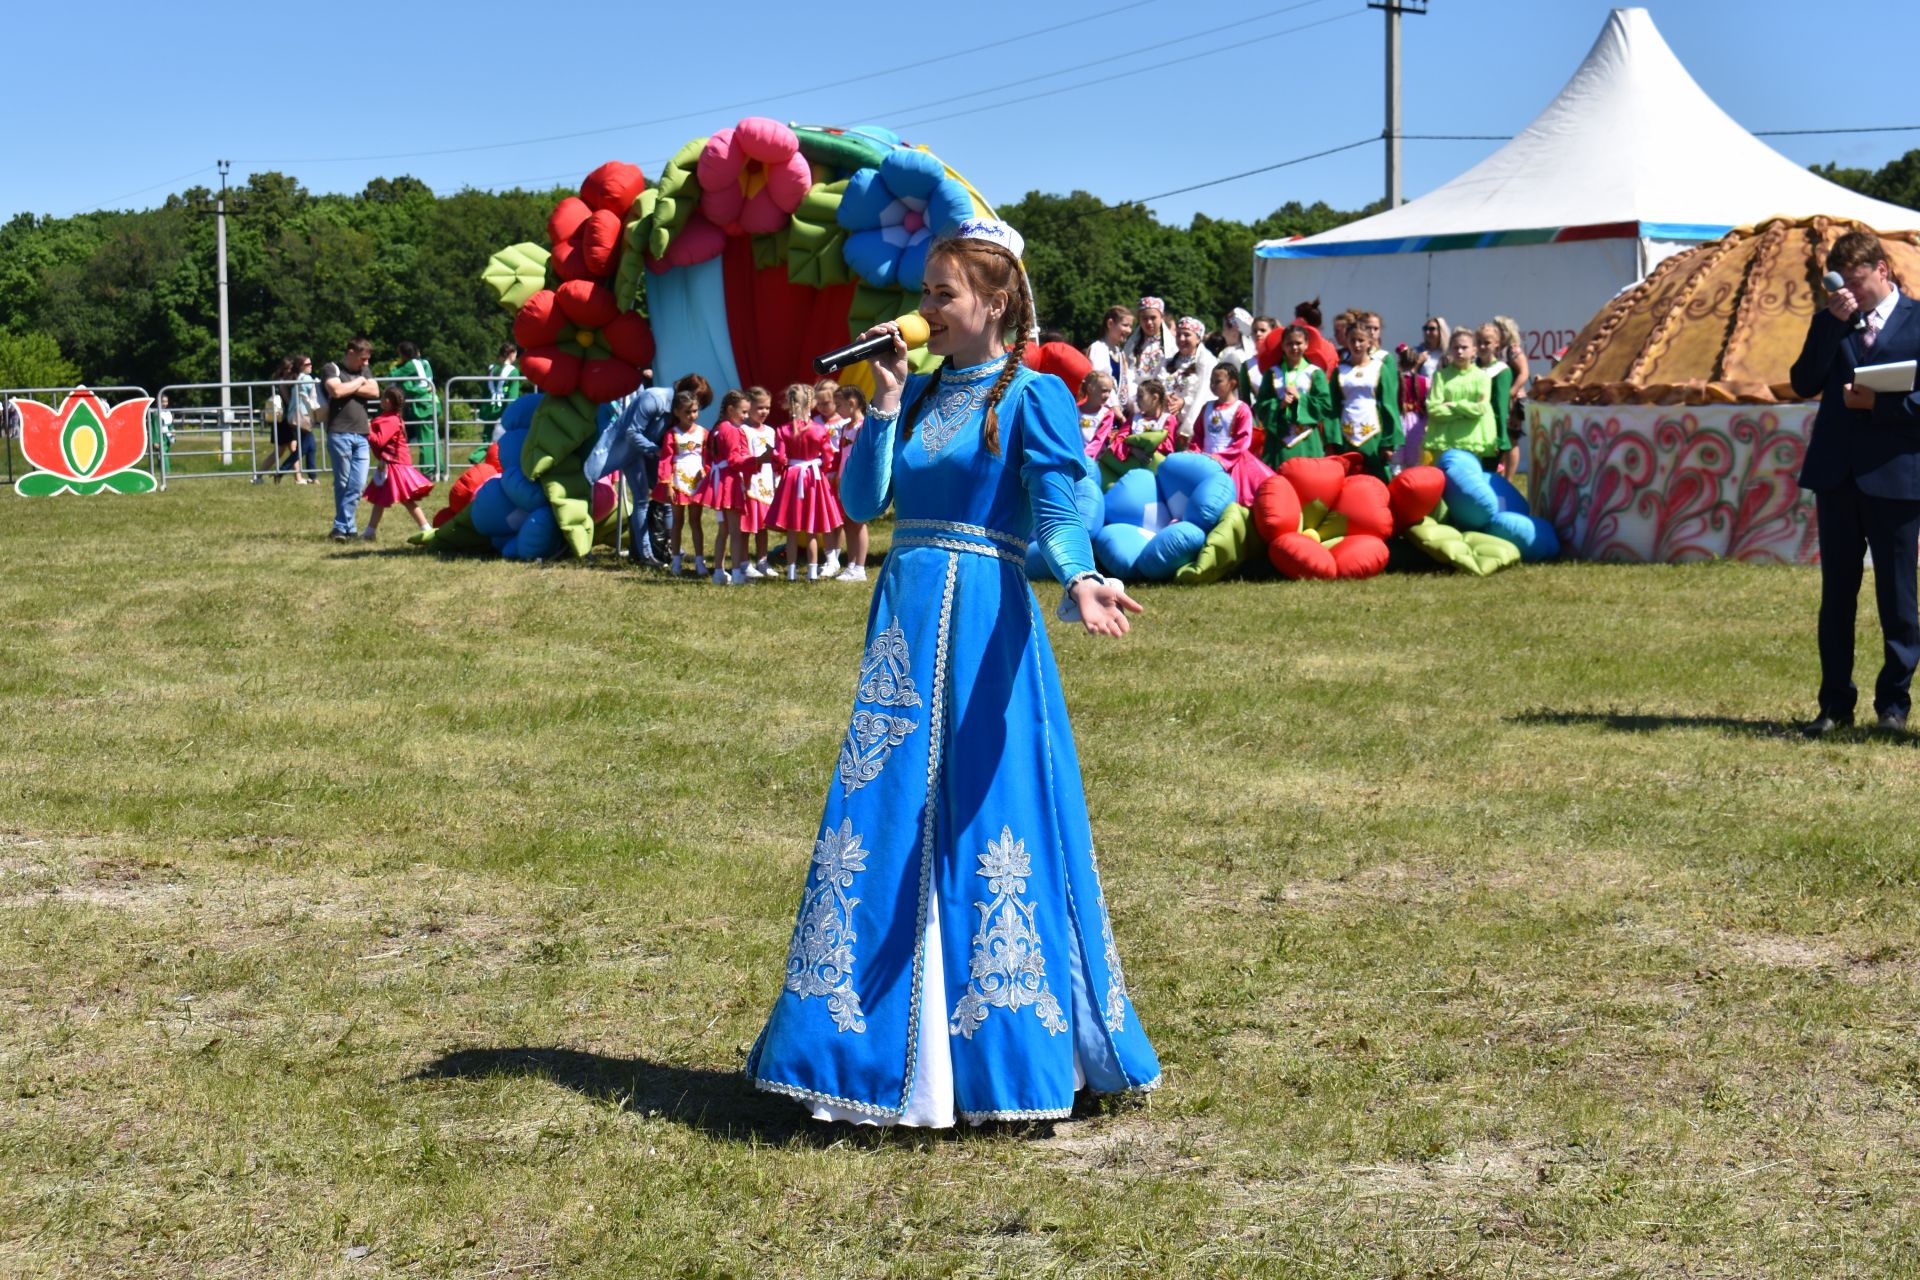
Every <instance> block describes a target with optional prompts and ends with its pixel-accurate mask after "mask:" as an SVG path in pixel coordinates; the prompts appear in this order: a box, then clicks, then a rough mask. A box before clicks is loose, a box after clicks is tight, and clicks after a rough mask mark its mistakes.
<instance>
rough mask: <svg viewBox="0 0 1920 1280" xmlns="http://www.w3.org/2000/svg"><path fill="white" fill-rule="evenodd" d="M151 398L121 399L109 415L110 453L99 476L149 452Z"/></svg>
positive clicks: (138, 460)
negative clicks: (148, 423)
mask: <svg viewBox="0 0 1920 1280" xmlns="http://www.w3.org/2000/svg"><path fill="white" fill-rule="evenodd" d="M152 403H153V402H152V401H151V400H146V399H140V400H122V401H121V402H120V403H119V404H117V405H115V406H113V412H111V413H109V414H108V415H107V416H106V420H105V425H106V429H107V456H106V458H105V459H104V460H102V461H101V463H100V466H99V467H98V468H97V469H95V471H94V474H95V475H96V476H104V475H111V474H112V473H113V472H115V471H124V470H126V469H127V468H128V467H132V466H137V465H138V464H139V463H140V462H141V461H142V460H143V459H144V458H145V457H146V456H147V406H148V405H150V404H152Z"/></svg>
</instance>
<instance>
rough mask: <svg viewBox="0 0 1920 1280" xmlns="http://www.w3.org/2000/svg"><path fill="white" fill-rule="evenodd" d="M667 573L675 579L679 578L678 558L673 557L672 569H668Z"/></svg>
mask: <svg viewBox="0 0 1920 1280" xmlns="http://www.w3.org/2000/svg"><path fill="white" fill-rule="evenodd" d="M667 572H668V573H670V574H672V575H673V576H674V577H676V578H677V577H679V576H680V557H679V556H675V557H674V558H673V567H672V568H670V569H668V570H667Z"/></svg>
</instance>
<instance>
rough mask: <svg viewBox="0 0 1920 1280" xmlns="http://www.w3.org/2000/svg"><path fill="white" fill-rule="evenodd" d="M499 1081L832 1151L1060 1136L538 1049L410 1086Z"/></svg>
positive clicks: (1036, 1126) (1078, 1108)
mask: <svg viewBox="0 0 1920 1280" xmlns="http://www.w3.org/2000/svg"><path fill="white" fill-rule="evenodd" d="M496 1076H521V1077H528V1076H532V1077H537V1078H540V1079H544V1080H550V1081H552V1082H553V1083H554V1084H557V1085H561V1086H563V1087H565V1088H568V1089H571V1090H573V1091H574V1092H575V1093H578V1094H580V1095H582V1096H583V1097H588V1098H593V1099H595V1100H597V1101H600V1102H612V1103H617V1104H618V1105H619V1107H620V1109H621V1110H622V1111H631V1112H634V1113H636V1114H639V1115H655V1114H657V1115H660V1116H663V1117H665V1118H666V1119H668V1120H671V1121H673V1122H674V1123H675V1124H682V1125H686V1126H687V1127H688V1128H690V1129H697V1130H699V1131H700V1132H702V1133H704V1134H707V1135H709V1136H711V1137H715V1138H721V1139H725V1140H728V1141H733V1142H767V1143H798V1144H800V1145H803V1146H810V1147H830V1146H834V1145H836V1144H838V1143H841V1142H848V1141H852V1142H856V1143H863V1144H866V1145H869V1146H884V1145H890V1144H896V1143H900V1144H906V1145H912V1144H914V1143H916V1142H924V1141H927V1140H929V1139H940V1140H950V1139H953V1138H955V1137H958V1136H960V1135H961V1134H963V1133H1003V1134H1018V1135H1030V1136H1033V1137H1037V1138H1044V1137H1047V1136H1050V1135H1051V1134H1052V1132H1053V1122H1051V1121H1032V1122H1023V1123H1016V1124H987V1125H980V1126H977V1127H976V1126H964V1127H962V1128H955V1129H939V1130H928V1129H896V1128H881V1127H878V1126H874V1125H854V1124H822V1123H820V1122H818V1121H816V1120H812V1119H810V1118H808V1116H807V1113H806V1111H805V1110H804V1109H803V1108H802V1106H801V1104H800V1103H798V1102H794V1101H792V1100H790V1099H787V1098H783V1097H779V1096H777V1095H775V1094H770V1093H763V1092H761V1091H760V1090H758V1089H756V1088H754V1087H753V1086H752V1085H751V1084H749V1083H748V1082H747V1078H746V1076H745V1075H743V1074H742V1073H740V1072H738V1071H716V1070H713V1069H712V1068H709V1067H676V1066H670V1065H668V1064H666V1063H662V1062H652V1061H649V1060H648V1059H646V1058H614V1057H609V1056H607V1055H606V1054H601V1053H588V1052H585V1051H583V1050H579V1049H562V1048H536V1047H532V1046H521V1047H515V1048H506V1049H455V1050H453V1051H452V1052H450V1053H444V1054H442V1055H441V1056H439V1057H438V1058H435V1059H434V1060H433V1061H432V1062H429V1063H428V1064H427V1065H425V1066H424V1067H422V1068H420V1070H419V1071H417V1072H415V1073H414V1074H413V1075H411V1076H408V1077H407V1080H408V1081H409V1082H412V1081H422V1080H485V1079H488V1078H491V1077H496ZM1103 1105H1105V1104H1102V1103H1101V1102H1100V1101H1098V1100H1096V1099H1093V1098H1091V1097H1090V1096H1089V1095H1084V1094H1083V1095H1082V1096H1081V1097H1080V1098H1079V1099H1076V1103H1075V1107H1074V1118H1075V1119H1078V1118H1080V1117H1082V1116H1083V1115H1094V1114H1098V1113H1100V1111H1101V1110H1102V1107H1103Z"/></svg>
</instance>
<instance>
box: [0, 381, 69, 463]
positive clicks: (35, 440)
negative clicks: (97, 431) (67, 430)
mask: <svg viewBox="0 0 1920 1280" xmlns="http://www.w3.org/2000/svg"><path fill="white" fill-rule="evenodd" d="M72 403H73V397H71V396H69V397H68V398H67V405H71V404H72ZM14 404H16V405H18V406H19V407H20V452H22V453H24V454H26V455H27V461H28V462H31V463H32V464H33V465H34V467H35V468H37V469H38V470H41V471H51V472H53V474H55V475H57V476H69V477H70V476H72V475H73V468H71V467H69V466H68V465H67V459H66V456H65V455H64V454H62V453H61V452H60V432H61V430H62V427H63V424H64V423H65V422H66V408H67V405H63V406H61V411H60V412H58V413H56V412H55V411H54V410H52V409H49V408H48V407H47V406H46V405H44V404H41V403H40V402H39V401H37V400H15V401H14Z"/></svg>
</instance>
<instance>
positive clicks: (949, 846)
mask: <svg viewBox="0 0 1920 1280" xmlns="http://www.w3.org/2000/svg"><path fill="white" fill-rule="evenodd" d="M1020 253H1021V242H1020V237H1019V234H1018V233H1017V232H1015V231H1014V230H1013V228H1011V227H1009V226H1007V225H1006V224H1005V223H1001V222H994V221H991V220H988V219H970V220H968V221H966V222H963V223H961V224H960V225H959V226H958V227H957V228H955V230H954V231H953V232H951V233H950V234H949V235H947V236H945V237H943V238H941V239H940V240H938V241H937V242H936V243H935V244H934V246H933V248H932V249H931V250H930V251H929V253H928V254H927V265H926V275H925V280H926V283H925V285H924V286H923V288H922V292H921V301H920V312H921V314H922V315H923V316H925V317H926V319H927V322H928V326H929V329H930V331H931V336H930V338H929V339H928V344H927V345H928V349H929V350H930V351H932V352H933V353H934V354H936V355H940V356H942V357H944V363H943V364H942V366H941V368H940V369H939V370H937V371H936V372H935V373H934V374H933V375H932V376H930V377H923V376H919V375H916V376H913V377H908V376H907V362H906V346H905V344H904V343H902V342H900V341H899V338H898V333H897V330H895V331H894V334H895V343H894V349H893V352H892V353H891V355H890V356H881V357H877V358H876V359H875V360H874V361H873V370H874V382H875V386H876V395H875V398H874V401H873V405H872V407H871V409H870V410H869V412H868V415H867V425H866V429H865V430H864V431H862V432H861V433H860V438H859V439H858V441H856V442H855V444H854V446H853V450H852V452H851V453H850V454H849V455H848V457H847V460H846V465H845V468H844V471H843V473H842V477H841V491H840V493H841V500H842V502H843V503H844V504H845V506H846V509H847V514H848V517H849V518H850V519H856V520H871V519H873V518H874V517H876V516H878V515H880V513H881V512H882V511H883V510H885V508H886V507H887V505H888V504H889V503H892V505H893V507H894V512H895V521H894V536H893V543H892V547H891V550H889V551H888V553H887V559H886V567H885V569H884V570H883V572H882V573H881V575H880V578H879V580H878V582H877V583H876V584H875V586H874V593H873V607H872V611H871V613H870V615H869V617H868V622H867V648H866V656H865V658H864V659H863V660H862V662H861V664H860V677H859V685H858V689H857V692H856V695H855V698H854V704H853V715H852V719H851V722H850V723H849V724H848V726H847V736H846V738H845V740H844V741H843V742H842V744H841V747H840V757H839V764H838V767H837V768H836V770H835V774H834V778H833V781H832V782H831V783H830V784H829V786H828V791H827V802H826V810H825V813H824V815H823V816H822V818H821V822H820V830H819V838H818V839H817V840H816V842H815V844H814V851H813V861H812V865H811V867H810V868H809V871H808V875H807V883H806V890H805V893H804V894H803V896H802V898H801V901H800V911H799V920H798V923H797V924H796V925H795V927H794V931H793V941H792V944H791V946H790V948H789V950H788V953H787V965H786V978H785V983H784V987H783V989H782V990H781V992H780V995H779V998H778V999H777V1000H776V1002H775V1004H774V1008H773V1014H772V1016H771V1017H770V1018H769V1019H768V1022H767V1026H766V1029H765V1030H764V1031H762V1032H761V1034H760V1038H759V1040H758V1041H757V1042H756V1043H755V1044H754V1046H753V1051H752V1053H751V1054H749V1055H748V1058H747V1074H748V1075H749V1076H750V1077H751V1078H752V1080H753V1082H754V1083H755V1084H756V1085H758V1086H759V1087H760V1088H762V1089H766V1090H770V1091H772V1092H775V1093H781V1094H786V1095H788V1096H790V1097H793V1098H796V1099H798V1100H800V1101H801V1102H802V1103H804V1104H805V1105H806V1106H808V1107H809V1108H810V1110H811V1111H812V1114H813V1116H814V1117H815V1118H816V1119H821V1120H848V1121H853V1122H856V1123H866V1124H879V1125H888V1124H906V1125H921V1126H928V1127H948V1126H951V1125H952V1124H953V1123H954V1121H955V1118H956V1116H957V1117H958V1118H959V1119H961V1120H965V1121H968V1122H970V1123H975V1124H978V1123H984V1122H986V1121H992V1120H1034V1119H1050V1118H1056V1117H1060V1116H1065V1115H1067V1114H1069V1113H1070V1112H1071V1110H1072V1108H1073V1096H1074V1093H1075V1092H1076V1091H1077V1090H1079V1089H1081V1088H1091V1089H1092V1090H1094V1091H1096V1092H1099V1093H1122V1092H1143V1091H1145V1090H1148V1089H1151V1088H1153V1087H1154V1086H1155V1085H1157V1084H1158V1083H1159V1082H1160V1065H1159V1062H1158V1060H1157V1059H1156V1058H1155V1056H1154V1052H1153V1046H1152V1045H1151V1044H1150V1043H1148V1040H1147V1035H1146V1032H1145V1031H1144V1030H1143V1029H1142V1028H1141V1025H1140V1019H1139V1014H1138V1012H1137V1011H1136V1010H1135V1008H1134V1007H1133V1002H1132V1000H1131V999H1130V998H1129V996H1128V994H1127V986H1126V978H1125V975H1124V973H1123V971H1122V968H1121V964H1120V955H1119V951H1118V949H1117V948H1116V946H1115V943H1114V938H1113V930H1112V928H1111V927H1110V926H1109V923H1108V920H1107V904H1106V899H1105V897H1104V895H1103V894H1102V892H1101V887H1100V874H1099V870H1098V867H1097V865H1096V863H1095V860H1094V850H1093V839H1092V834H1091V831H1090V830H1089V827H1088V821H1087V807H1086V797H1085V794H1084V792H1083V790H1082V788H1081V783H1080V762H1079V758H1078V756H1077V755H1076V754H1075V753H1074V747H1073V734H1072V731H1071V729H1070V728H1069V727H1068V724H1067V708H1066V703H1065V702H1064V701H1063V699H1062V697H1061V693H1060V678H1059V674H1058V671H1057V670H1056V668H1055V666H1054V661H1053V651H1052V648H1051V647H1050V646H1049V644H1048V642H1047V636H1046V630H1045V623H1044V620H1043V617H1042V615H1041V613H1040V610H1039V607H1038V604H1037V603H1036V601H1035V599H1034V596H1033V592H1032V590H1031V589H1030V588H1029V587H1028V585H1027V577H1026V572H1025V565H1026V551H1027V545H1028V542H1029V540H1030V539H1032V540H1034V541H1037V542H1038V543H1039V545H1040V547H1041V548H1042V550H1043V552H1044V554H1045V556H1046V558H1047V561H1048V563H1049V564H1050V566H1051V567H1052V568H1053V570H1054V572H1055V573H1056V574H1058V575H1059V577H1060V580H1061V581H1062V582H1064V583H1065V584H1066V591H1067V593H1066V599H1065V600H1064V601H1063V602H1062V604H1061V610H1060V616H1061V617H1062V619H1063V620H1066V621H1072V622H1079V623H1081V624H1082V625H1084V626H1085V628H1086V629H1087V630H1088V631H1089V632H1091V633H1093V634H1096V635H1108V636H1120V635H1125V634H1126V632H1127V627H1128V622H1127V614H1128V613H1139V612H1140V611H1141V608H1140V606H1139V605H1138V604H1137V603H1135V602H1134V601H1133V600H1132V599H1131V598H1130V597H1129V596H1128V595H1127V594H1126V592H1125V590H1124V589H1123V588H1122V587H1121V584H1120V583H1119V582H1117V581H1114V580H1112V579H1107V578H1103V577H1101V576H1100V574H1099V573H1098V572H1096V571H1095V569H1094V565H1093V554H1092V547H1091V544H1090V543H1089V540H1088V538H1087V534H1086V530H1085V526H1084V525H1082V524H1081V522H1080V518H1079V515H1078V513H1077V511H1076V509H1075V506H1074V500H1073V485H1074V481H1075V479H1076V478H1077V477H1079V476H1080V475H1082V474H1083V467H1084V465H1085V458H1084V456H1083V455H1084V448H1083V446H1082V443H1081V440H1080V432H1079V412H1078V410H1077V409H1076V407H1075V405H1074V401H1073V396H1072V394H1071V393H1070V392H1069V391H1068V390H1067V387H1066V384H1064V383H1062V382H1061V381H1060V380H1059V379H1057V378H1053V377H1050V376H1043V375H1038V374H1035V373H1034V372H1033V371H1032V370H1029V369H1027V368H1025V367H1024V366H1023V365H1022V364H1021V363H1020V353H1021V351H1022V350H1023V349H1024V348H1025V345H1026V342H1027V336H1026V335H1027V334H1028V333H1029V332H1031V330H1032V327H1033V323H1034V317H1033V302H1032V297H1031V294H1030V292H1029V291H1028V289H1027V287H1026V282H1025V274H1024V272H1023V270H1022V268H1021V266H1020ZM891 329H892V327H891V326H882V327H881V328H880V329H875V330H870V331H869V333H879V332H883V331H888V330H891ZM1008 333H1013V334H1017V335H1019V337H1018V340H1017V341H1016V342H1015V344H1014V348H1013V350H1012V352H1011V353H1009V352H1008V351H1007V350H1006V348H1005V342H1004V337H1005V335H1006V334H1008Z"/></svg>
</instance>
